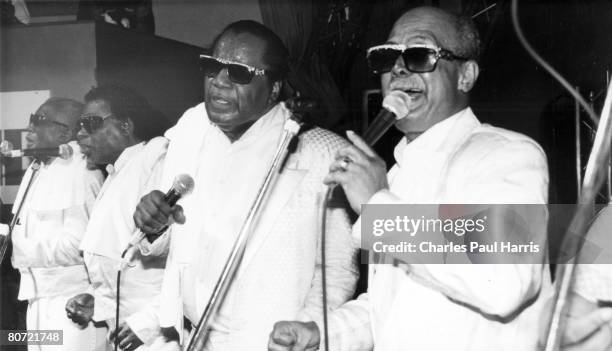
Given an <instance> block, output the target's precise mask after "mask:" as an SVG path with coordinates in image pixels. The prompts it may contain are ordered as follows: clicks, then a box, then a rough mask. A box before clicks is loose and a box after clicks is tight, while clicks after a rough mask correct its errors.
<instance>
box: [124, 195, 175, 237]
mask: <svg viewBox="0 0 612 351" xmlns="http://www.w3.org/2000/svg"><path fill="white" fill-rule="evenodd" d="M134 222H135V223H136V227H138V228H139V229H140V230H142V232H143V233H145V234H158V233H159V232H160V231H161V230H162V229H163V228H164V227H166V226H168V225H170V224H172V223H174V222H176V223H179V224H183V223H185V215H184V214H183V208H182V207H181V206H180V205H174V206H172V207H170V205H168V204H167V203H166V202H165V201H164V194H163V193H162V192H161V191H159V190H154V191H152V192H150V193H148V194H147V195H145V196H143V197H142V198H141V199H140V203H139V204H138V206H136V212H134Z"/></svg>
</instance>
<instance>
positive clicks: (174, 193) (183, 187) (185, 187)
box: [121, 174, 195, 269]
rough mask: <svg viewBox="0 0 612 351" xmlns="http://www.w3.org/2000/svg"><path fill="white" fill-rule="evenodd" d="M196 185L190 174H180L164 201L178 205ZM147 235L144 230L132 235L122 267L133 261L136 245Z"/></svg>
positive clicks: (124, 253)
mask: <svg viewBox="0 0 612 351" xmlns="http://www.w3.org/2000/svg"><path fill="white" fill-rule="evenodd" d="M194 185H195V183H194V181H193V178H192V177H191V176H190V175H188V174H180V175H178V176H176V178H174V182H172V187H171V188H170V190H168V192H166V194H165V195H164V197H163V199H164V202H166V203H167V204H168V205H170V206H174V205H176V202H177V201H178V200H180V199H181V198H182V197H183V196H186V195H189V194H190V193H191V192H192V191H193V187H194ZM145 236H146V235H145V233H143V231H142V230H138V231H137V232H136V234H134V235H133V236H132V238H131V239H130V242H129V243H128V246H127V248H126V249H125V251H123V254H122V258H123V262H122V263H121V269H123V268H125V267H126V266H127V265H128V264H129V262H131V261H132V259H133V258H134V255H135V254H136V251H137V250H138V248H137V246H136V245H138V244H139V243H140V242H141V241H142V240H144V238H145Z"/></svg>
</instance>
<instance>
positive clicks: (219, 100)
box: [210, 95, 234, 108]
mask: <svg viewBox="0 0 612 351" xmlns="http://www.w3.org/2000/svg"><path fill="white" fill-rule="evenodd" d="M210 102H211V103H212V104H213V105H215V106H216V107H220V108H228V107H230V106H232V105H233V104H234V102H233V101H232V100H230V99H227V98H225V97H223V96H221V95H211V97H210Z"/></svg>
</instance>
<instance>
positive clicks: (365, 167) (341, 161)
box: [323, 131, 389, 214]
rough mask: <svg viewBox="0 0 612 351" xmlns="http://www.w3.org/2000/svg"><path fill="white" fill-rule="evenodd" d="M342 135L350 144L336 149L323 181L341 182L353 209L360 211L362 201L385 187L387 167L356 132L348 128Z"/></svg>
mask: <svg viewBox="0 0 612 351" xmlns="http://www.w3.org/2000/svg"><path fill="white" fill-rule="evenodd" d="M346 136H347V137H348V139H349V140H350V141H351V142H352V143H353V145H351V146H347V147H345V148H343V149H341V150H339V151H338V153H337V154H336V160H335V161H334V162H333V163H332V164H331V166H330V167H329V171H330V173H329V174H328V175H327V176H326V177H325V179H323V182H324V183H325V184H327V185H330V184H339V185H341V186H342V188H343V189H344V192H345V193H346V197H347V199H348V201H349V203H350V204H351V208H352V209H353V211H355V213H357V214H361V205H362V204H365V203H367V202H368V201H369V200H370V198H371V197H372V196H373V195H374V194H375V193H377V192H378V191H379V190H382V189H388V188H389V183H388V182H387V167H386V165H385V161H383V160H382V159H381V158H380V157H379V156H378V155H377V154H376V153H375V152H374V150H372V148H370V147H369V146H368V144H366V142H365V141H364V140H363V139H361V138H360V137H359V136H357V134H355V133H354V132H352V131H348V132H346Z"/></svg>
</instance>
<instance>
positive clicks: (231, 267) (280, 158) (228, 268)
mask: <svg viewBox="0 0 612 351" xmlns="http://www.w3.org/2000/svg"><path fill="white" fill-rule="evenodd" d="M301 125H302V122H301V116H300V115H299V114H295V113H294V114H293V115H292V116H291V117H290V118H289V119H288V120H287V121H286V122H285V126H284V131H283V135H282V137H281V140H280V142H279V144H278V147H277V149H276V153H275V155H274V158H273V159H272V164H271V166H270V169H269V170H268V173H267V174H266V177H265V178H264V181H263V183H262V185H261V187H260V188H259V190H258V192H257V196H256V197H255V200H254V201H253V203H252V204H251V208H250V209H249V212H248V214H247V217H246V219H245V220H244V222H243V224H242V227H241V229H240V232H239V233H238V237H237V238H236V241H235V242H234V246H233V247H232V251H231V253H230V255H229V257H228V258H227V261H226V262H225V266H224V267H223V270H222V271H221V275H220V276H219V279H218V280H217V283H216V285H215V288H214V290H213V292H212V294H211V296H210V299H209V300H208V304H207V305H206V308H205V309H204V313H203V314H202V316H201V317H200V321H199V322H198V325H197V326H196V327H195V329H194V331H193V336H192V337H191V339H190V341H189V345H188V347H187V350H188V351H196V350H203V349H204V346H205V344H206V340H207V336H208V333H207V329H208V326H209V324H210V322H211V319H212V318H213V316H215V315H216V314H217V312H218V311H219V308H220V307H221V304H222V303H223V299H224V298H225V295H226V294H227V291H228V289H229V287H230V285H231V283H232V281H233V279H234V276H235V274H236V271H237V270H238V267H239V264H240V261H241V259H242V256H243V255H244V251H245V249H246V245H247V242H248V240H249V237H250V235H251V232H252V231H253V226H254V225H255V223H256V221H257V219H258V217H259V215H260V213H261V210H262V208H263V207H262V206H263V204H264V201H265V200H266V198H267V196H268V195H269V194H270V191H271V190H272V189H273V188H274V184H275V183H276V180H277V178H278V174H279V172H280V170H281V168H282V165H283V163H284V161H285V158H286V157H287V154H288V153H289V144H290V143H291V141H292V140H293V138H294V137H295V136H296V135H297V134H298V132H299V130H300V127H301Z"/></svg>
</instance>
